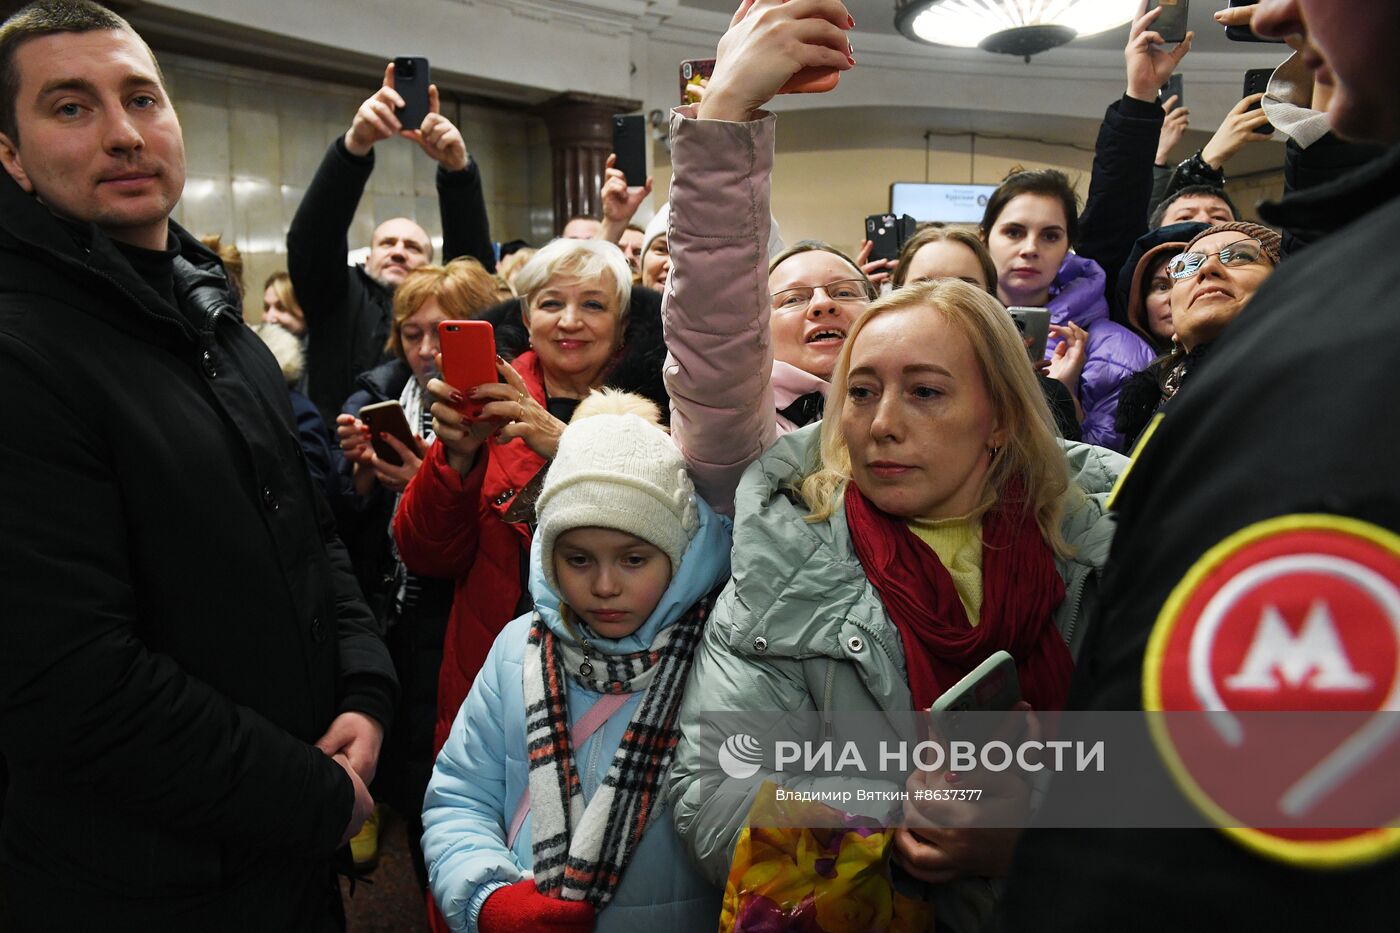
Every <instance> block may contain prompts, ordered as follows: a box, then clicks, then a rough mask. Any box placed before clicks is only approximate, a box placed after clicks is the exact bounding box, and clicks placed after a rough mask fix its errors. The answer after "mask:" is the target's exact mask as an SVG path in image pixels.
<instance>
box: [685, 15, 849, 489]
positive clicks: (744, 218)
mask: <svg viewBox="0 0 1400 933" xmlns="http://www.w3.org/2000/svg"><path fill="white" fill-rule="evenodd" d="M851 22H853V21H852V20H851V19H850V15H849V14H848V13H847V11H846V8H845V6H844V5H842V4H841V3H839V2H837V0H812V2H810V3H806V4H794V5H792V6H788V5H785V4H784V3H782V2H781V0H756V2H752V3H749V2H746V3H745V4H744V5H742V6H740V8H739V10H738V12H736V13H735V14H734V17H733V19H732V20H731V22H730V26H729V30H728V31H727V32H726V33H725V34H724V37H723V38H722V39H721V40H720V43H719V49H718V51H717V53H716V57H717V61H716V64H715V71H714V75H713V76H712V77H711V79H710V83H709V86H708V87H707V88H706V91H705V99H704V101H703V102H702V103H700V104H697V105H690V106H687V107H682V108H679V109H678V110H677V111H676V112H675V113H674V114H673V115H672V118H671V132H672V139H673V145H672V156H671V157H672V165H673V173H672V179H671V202H670V213H671V218H670V231H669V241H670V249H671V284H670V287H669V288H668V289H667V291H666V300H665V304H664V305H663V308H662V324H663V327H664V332H665V335H666V346H667V349H668V351H669V354H668V356H667V360H666V391H667V392H668V393H669V394H670V396H671V433H672V436H673V437H674V438H675V440H676V443H677V446H678V447H679V448H680V450H681V453H682V454H683V455H684V456H685V458H686V463H687V464H688V465H689V467H690V470H691V473H692V475H693V476H694V477H695V486H696V489H698V490H699V492H700V494H701V495H702V496H704V497H705V500H706V501H707V502H709V503H710V505H711V506H712V507H713V508H714V509H715V511H717V512H720V513H723V514H732V513H733V509H734V489H735V487H736V486H737V485H738V482H739V477H740V476H741V475H742V474H743V472H744V468H745V467H747V466H748V465H749V464H750V463H752V462H753V461H754V460H755V459H757V458H758V456H759V455H760V454H761V453H763V451H764V450H765V449H766V448H767V447H768V446H769V445H770V444H772V442H773V440H774V439H775V438H776V436H777V417H776V414H775V412H774V409H773V390H772V386H771V384H770V380H771V375H772V369H773V348H772V344H771V339H770V336H769V332H768V331H769V326H768V315H769V311H770V308H769V303H768V301H769V299H768V267H767V258H768V231H769V228H770V223H771V222H770V216H771V215H770V211H769V203H768V201H769V185H770V181H769V176H770V174H771V172H772V167H773V117H772V116H771V115H769V114H765V113H763V112H762V111H761V110H760V108H761V107H763V106H764V104H766V103H767V102H768V101H769V100H770V99H772V97H773V95H774V94H776V93H777V92H778V89H779V88H781V87H782V86H783V85H784V84H786V83H787V82H788V81H789V80H790V79H791V78H792V77H793V75H796V74H797V73H798V72H800V71H802V70H803V69H808V68H819V69H828V70H830V69H834V70H838V71H845V70H848V69H849V68H851V67H852V66H853V65H854V64H855V59H854V58H852V57H851V56H850V54H849V50H850V45H849V43H848V41H847V39H846V32H845V31H846V29H848V28H849V25H848V24H850V23H851Z"/></svg>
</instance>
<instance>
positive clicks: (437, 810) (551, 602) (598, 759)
mask: <svg viewBox="0 0 1400 933" xmlns="http://www.w3.org/2000/svg"><path fill="white" fill-rule="evenodd" d="M698 504H699V507H700V527H699V530H698V531H697V532H696V534H695V537H694V538H693V539H692V540H691V542H690V546H689V547H688V548H687V549H686V552H685V556H684V557H683V558H682V559H681V565H680V568H679V569H678V571H677V572H676V574H675V576H674V577H673V578H672V579H671V585H670V587H669V588H668V589H667V590H666V592H665V594H664V595H663V596H662V597H661V602H660V603H659V604H657V607H656V609H655V610H654V611H653V612H652V614H651V617H650V618H648V619H647V621H646V622H645V623H644V624H643V625H642V627H641V628H639V629H638V630H637V631H636V632H634V633H632V634H631V635H629V636H627V637H626V638H622V639H618V640H615V641H609V640H599V641H597V642H595V644H596V645H597V647H598V648H599V649H600V650H601V651H602V652H604V653H608V654H616V653H627V652H633V651H640V650H642V649H644V648H646V647H647V646H648V645H650V644H651V642H652V640H653V639H654V638H655V636H656V634H657V632H659V631H661V629H663V628H665V627H666V626H669V625H671V624H673V623H674V622H676V621H677V620H679V619H680V618H681V616H683V615H684V614H685V613H686V612H687V611H688V610H689V609H690V608H691V606H693V605H694V604H695V603H696V602H698V601H699V600H700V599H701V598H703V597H704V596H705V595H706V594H707V593H709V592H710V591H711V590H712V589H714V588H715V587H716V586H718V585H719V584H721V583H723V582H724V581H725V580H726V579H728V577H729V549H730V544H731V540H732V534H733V529H732V525H731V523H730V521H729V519H727V518H724V517H721V516H719V515H716V514H715V513H714V512H713V511H712V510H711V509H710V507H709V506H708V505H706V504H705V503H704V502H703V501H700V502H699V503H698ZM530 592H531V594H532V595H533V597H534V599H535V607H536V609H537V610H538V611H539V613H540V616H541V617H542V618H543V619H544V621H545V624H547V625H548V626H549V627H550V629H551V630H553V631H554V633H555V634H556V635H558V636H559V637H561V638H568V637H569V634H568V631H567V630H566V629H565V628H564V625H563V623H562V621H561V620H560V617H559V596H558V595H557V594H556V593H554V592H553V591H552V590H551V589H550V588H549V587H548V585H547V584H546V583H545V582H544V576H543V574H542V572H541V567H540V550H539V538H538V537H536V539H535V544H534V546H533V549H532V551H531V554H530ZM530 621H531V616H529V615H524V616H521V617H520V618H518V619H516V620H514V621H513V622H511V623H510V624H509V625H507V626H506V627H505V629H503V630H502V631H501V634H500V635H499V636H497V638H496V642H495V644H494V645H493V646H492V647H491V653H490V655H489V656H488V657H487V659H486V663H485V665H484V666H483V667H482V668H481V672H480V673H479V674H478V675H477V678H476V682H475V683H474V684H472V688H471V692H470V693H468V694H467V699H466V701H465V702H463V704H462V708H461V709H460V710H459V711H458V712H457V718H456V721H455V722H454V723H453V724H452V733H451V735H450V736H449V737H448V739H447V744H445V745H444V746H443V748H442V751H441V753H439V755H438V758H437V763H436V765H435V766H434V768H433V777H432V780H431V781H430V782H429V784H428V793H427V796H426V797H425V798H424V801H423V855H424V857H425V859H426V860H427V863H428V882H429V885H430V886H431V887H432V891H433V897H434V898H436V900H437V903H438V906H439V907H441V908H442V912H443V915H444V917H445V918H446V919H447V923H448V925H449V926H450V927H451V928H452V929H453V930H456V931H463V933H476V930H477V925H476V923H477V915H478V913H479V912H480V910H481V904H482V902H483V901H485V900H486V897H487V895H489V894H490V893H491V892H492V891H494V890H496V889H497V888H499V887H502V886H504V885H507V884H511V883H513V882H515V881H518V880H520V879H521V878H523V877H528V872H529V868H530V865H531V862H532V851H531V840H530V817H526V819H525V823H524V825H523V826H522V827H521V830H520V833H519V835H518V836H517V837H516V839H515V845H514V846H512V847H510V848H507V847H506V834H507V831H508V829H509V824H510V822H511V819H512V817H513V816H514V815H515V810H516V806H517V804H518V803H519V801H520V798H521V796H522V795H523V794H524V793H525V791H526V790H527V789H528V787H529V768H528V765H527V763H526V759H525V700H524V688H523V684H522V679H521V678H522V663H523V658H524V654H525V648H526V645H525V640H526V637H527V636H528V635H529V631H530ZM568 691H569V693H568V702H569V722H570V724H571V725H572V724H573V723H574V722H576V721H577V720H578V719H579V718H580V717H581V716H582V715H583V714H584V713H585V712H586V711H587V710H588V708H589V707H590V706H592V705H593V704H594V703H595V702H597V701H598V699H599V698H600V696H601V695H600V694H597V693H594V692H593V691H591V690H587V689H584V688H582V687H580V686H579V685H578V684H576V683H575V682H574V681H573V680H572V679H570V680H569V687H568ZM639 696H640V695H638V696H637V697H633V698H632V699H631V700H629V701H628V703H627V705H625V706H624V707H622V709H620V710H619V711H618V712H617V713H615V714H614V715H613V716H612V718H611V719H609V720H608V722H607V723H606V725H604V726H603V727H602V728H601V729H599V730H598V731H597V732H596V733H594V734H593V736H592V737H591V738H589V739H588V741H586V742H584V743H583V745H582V747H580V748H577V749H575V750H574V754H575V759H576V762H577V766H578V771H579V778H580V780H581V782H582V784H583V795H584V799H585V800H591V799H592V797H593V794H594V792H595V791H596V790H597V789H598V787H599V786H600V785H601V784H602V781H603V778H604V776H605V775H606V774H607V771H608V766H609V764H610V763H611V762H612V757H613V753H614V752H615V751H616V750H617V747H618V745H619V744H620V743H621V741H622V734H623V732H624V731H625V730H626V728H627V723H628V721H629V720H630V719H631V718H632V713H633V712H634V710H635V709H636V705H637V702H638V699H639ZM662 786H663V787H664V786H665V785H664V783H663V785H662ZM720 896H721V892H720V891H719V890H718V889H716V888H715V887H714V886H712V885H711V884H710V883H709V882H708V881H706V880H705V879H704V877H703V876H702V875H701V874H700V872H699V870H698V869H697V868H696V867H695V866H694V865H693V863H692V862H691V858H690V855H689V853H688V852H687V850H686V848H685V847H684V846H683V845H682V844H681V842H680V839H679V838H678V837H677V836H676V831H675V829H673V828H672V821H671V814H670V802H669V800H667V799H666V798H665V797H664V796H663V798H662V799H661V801H660V803H659V806H658V807H657V808H656V809H654V810H653V812H652V815H651V818H650V820H649V821H648V825H647V829H646V832H645V834H644V835H643V836H642V841H641V843H640V844H639V845H638V847H637V851H636V852H634V853H633V855H632V859H631V861H630V862H629V863H628V866H627V870H626V872H625V873H624V875H623V878H622V883H621V884H620V885H619V886H618V889H617V893H616V894H615V896H614V897H613V899H612V901H611V902H610V903H609V904H608V906H607V907H606V908H604V909H603V910H602V911H601V912H600V913H599V914H598V925H597V930H598V933H612V931H616V933H635V931H638V930H643V931H648V930H649V931H655V933H690V931H695V933H701V931H704V933H713V931H714V930H715V929H717V928H718V925H719V909H720Z"/></svg>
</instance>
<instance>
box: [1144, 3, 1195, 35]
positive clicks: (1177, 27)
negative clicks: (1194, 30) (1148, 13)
mask: <svg viewBox="0 0 1400 933" xmlns="http://www.w3.org/2000/svg"><path fill="white" fill-rule="evenodd" d="M1188 6H1189V3H1188V0H1152V2H1151V3H1149V4H1148V7H1147V8H1148V9H1149V10H1151V9H1153V8H1154V7H1161V8H1162V12H1161V13H1160V14H1158V16H1157V19H1156V21H1155V22H1154V23H1153V24H1152V26H1151V27H1150V28H1151V29H1152V31H1153V32H1158V33H1161V35H1162V41H1164V42H1180V41H1182V40H1183V39H1185V38H1186V15H1187V9H1188Z"/></svg>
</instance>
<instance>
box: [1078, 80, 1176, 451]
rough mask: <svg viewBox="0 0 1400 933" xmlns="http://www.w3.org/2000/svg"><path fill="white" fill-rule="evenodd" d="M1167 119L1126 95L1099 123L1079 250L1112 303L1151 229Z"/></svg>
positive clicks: (1115, 311)
mask: <svg viewBox="0 0 1400 933" xmlns="http://www.w3.org/2000/svg"><path fill="white" fill-rule="evenodd" d="M1165 119H1166V114H1165V113H1163V111H1162V107H1161V105H1160V104H1156V103H1150V104H1149V103H1146V102H1145V101H1140V100H1138V99H1137V98H1134V97H1129V96H1128V95H1126V94H1124V95H1123V96H1122V97H1121V98H1119V99H1118V100H1116V101H1114V102H1113V103H1112V104H1110V105H1109V107H1108V110H1107V111H1105V113H1104V115H1103V122H1102V123H1101V124H1099V136H1098V140H1097V141H1096V142H1095V143H1094V168H1093V173H1092V174H1091V175H1090V176H1089V195H1088V197H1087V198H1085V201H1084V212H1083V213H1082V214H1080V215H1079V239H1078V241H1077V242H1076V243H1075V244H1074V251H1075V252H1076V253H1078V254H1079V255H1080V256H1083V257H1085V258H1087V259H1092V260H1094V262H1096V263H1098V264H1099V266H1100V267H1101V268H1102V269H1103V270H1104V274H1105V276H1107V280H1106V282H1105V286H1104V294H1105V295H1106V296H1107V297H1108V299H1109V301H1110V302H1112V300H1113V295H1114V293H1115V292H1116V291H1117V287H1118V286H1117V279H1118V276H1119V272H1118V270H1119V269H1121V268H1122V267H1123V261H1124V260H1125V259H1127V258H1128V252H1129V250H1131V249H1132V248H1133V241H1134V240H1136V239H1137V238H1138V237H1140V236H1142V235H1143V234H1144V233H1146V232H1147V212H1148V204H1149V202H1151V200H1152V183H1153V176H1152V164H1153V161H1154V160H1155V159H1156V156H1157V138H1158V137H1159V136H1160V135H1161V132H1162V122H1163V121H1164V120H1165ZM1131 271H1132V270H1129V274H1130V275H1131ZM1111 310H1112V320H1113V321H1114V322H1116V323H1118V324H1126V323H1127V318H1126V317H1124V316H1123V314H1124V312H1125V310H1126V309H1124V308H1120V307H1118V306H1117V305H1114V306H1113V307H1112V309H1111ZM1095 443H1097V441H1096V442H1095Z"/></svg>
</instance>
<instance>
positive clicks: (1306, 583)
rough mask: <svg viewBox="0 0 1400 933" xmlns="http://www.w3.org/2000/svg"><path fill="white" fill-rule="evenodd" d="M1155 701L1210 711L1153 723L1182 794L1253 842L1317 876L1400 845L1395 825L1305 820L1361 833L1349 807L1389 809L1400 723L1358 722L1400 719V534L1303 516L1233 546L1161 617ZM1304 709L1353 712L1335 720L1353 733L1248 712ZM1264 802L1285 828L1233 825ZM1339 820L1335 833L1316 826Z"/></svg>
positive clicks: (1220, 548)
mask: <svg viewBox="0 0 1400 933" xmlns="http://www.w3.org/2000/svg"><path fill="white" fill-rule="evenodd" d="M1143 702H1144V706H1145V708H1146V709H1148V710H1153V711H1183V712H1200V713H1208V714H1210V715H1209V716H1203V717H1191V716H1161V717H1151V720H1152V721H1151V726H1152V731H1153V738H1154V740H1155V741H1156V744H1157V747H1158V750H1159V752H1160V753H1161V754H1162V756H1163V758H1164V760H1165V761H1166V763H1167V765H1168V767H1169V768H1170V769H1171V771H1172V774H1173V777H1174V778H1175V779H1176V781H1177V784H1178V786H1180V787H1181V789H1182V791H1183V792H1184V793H1186V795H1187V796H1188V797H1190V798H1191V800H1192V801H1193V802H1194V803H1195V804H1196V806H1197V807H1199V808H1200V809H1201V810H1202V811H1203V812H1205V813H1207V814H1208V815H1209V816H1210V817H1211V819H1212V820H1213V821H1214V822H1215V823H1216V825H1218V826H1220V827H1221V828H1222V829H1224V830H1225V831H1226V832H1227V833H1229V834H1230V835H1231V836H1233V837H1234V838H1236V839H1237V840H1238V841H1240V842H1241V843H1243V844H1245V845H1247V846H1249V847H1250V848H1252V849H1255V850H1257V851H1260V852H1263V853H1266V854H1268V855H1271V856H1274V857H1277V858H1280V859H1284V860H1286V861H1289V862H1292V863H1295V864H1300V865H1309V866H1314V867H1328V866H1331V867H1339V866H1345V865H1351V864H1357V863H1360V862H1364V861H1370V860H1372V859H1375V858H1380V857H1383V856H1384V855H1386V854H1389V853H1391V852H1394V851H1397V850H1400V830H1397V829H1393V828H1391V829H1386V828H1380V829H1317V828H1305V827H1303V826H1300V825H1297V821H1306V820H1311V821H1312V822H1311V823H1310V824H1309V825H1310V826H1312V827H1316V826H1320V825H1339V826H1341V825H1348V823H1347V822H1346V820H1347V819H1348V815H1347V814H1348V813H1350V814H1352V816H1351V817H1350V818H1351V819H1352V822H1351V823H1350V824H1349V825H1352V826H1355V825H1358V824H1357V823H1356V822H1355V817H1354V814H1355V813H1356V812H1358V811H1357V810H1355V809H1352V810H1348V809H1347V807H1348V806H1351V807H1357V806H1360V804H1359V803H1358V801H1357V798H1358V796H1360V797H1362V798H1365V797H1366V795H1367V794H1370V799H1369V800H1363V802H1369V803H1372V804H1374V803H1376V802H1377V797H1376V794H1375V792H1374V789H1375V788H1376V787H1379V786H1381V784H1380V783H1378V782H1381V781H1384V782H1385V784H1386V785H1389V784H1390V783H1391V782H1393V780H1394V778H1393V775H1394V773H1395V771H1394V770H1393V769H1394V767H1395V766H1396V762H1397V758H1396V755H1397V751H1396V749H1397V747H1398V746H1400V734H1397V732H1400V713H1396V714H1389V713H1387V714H1382V715H1373V716H1362V715H1359V714H1362V713H1376V712H1377V711H1380V710H1400V537H1397V536H1396V535H1394V534H1392V533H1391V532H1388V531H1386V530H1385V529H1382V528H1379V527H1377V526H1374V525H1370V524H1367V523H1365V522H1360V521H1356V520H1353V519H1346V518H1340V517H1338V516H1332V515H1293V516H1286V517H1283V518H1277V519H1271V520H1269V521H1265V522H1261V523H1259V524H1257V525H1253V526H1250V527H1249V528H1245V529H1243V530H1242V531H1239V532H1237V533H1235V534H1233V535H1231V536H1230V537H1228V538H1226V539H1225V540H1224V541H1221V542H1220V543H1219V544H1217V545H1216V546H1215V547H1214V548H1212V549H1211V550H1210V551H1208V552H1207V553H1206V554H1205V555H1204V556H1203V557H1202V558H1201V559H1200V560H1199V561H1198V562H1197V563H1196V565H1195V566H1194V567H1192V568H1191V570H1190V571H1189V572H1188V573H1187V575H1186V576H1185V577H1184V578H1183V579H1182V581H1181V582H1180V583H1179V584H1178V585H1177V586H1176V588H1175V589H1174V590H1173V592H1172V594H1171V596H1170V598H1169V599H1168V600H1167V603H1166V605H1165V606H1164V607H1163V609H1162V612H1161V614H1160V615H1159V616H1158V619H1157V623H1156V625H1155V627H1154V629H1153V632H1152V636H1151V639H1150V641H1149V644H1148V649H1147V654H1146V658H1145V660H1144V667H1143ZM1291 711H1292V712H1306V711H1332V712H1345V713H1349V714H1351V715H1348V716H1345V717H1332V719H1333V720H1336V721H1338V722H1339V723H1346V726H1345V731H1335V732H1333V734H1331V735H1330V736H1328V735H1326V734H1325V733H1322V732H1319V731H1318V730H1316V729H1311V730H1308V729H1303V730H1300V731H1299V733H1298V734H1296V735H1293V734H1289V733H1288V732H1287V731H1286V724H1287V722H1288V720H1287V717H1286V716H1274V717H1272V718H1271V717H1270V716H1258V715H1251V714H1255V713H1288V712H1291ZM1236 714H1241V715H1236ZM1319 718H1323V719H1324V720H1325V717H1311V718H1308V719H1307V720H1306V721H1308V722H1310V723H1315V722H1317V721H1318V719H1319ZM1298 721H1299V722H1302V721H1304V719H1303V718H1300V719H1299V720H1298ZM1200 723H1208V724H1209V727H1208V728H1207V727H1206V726H1204V725H1200ZM1273 724H1278V725H1277V727H1275V725H1273ZM1338 728H1341V727H1340V726H1339V727H1338ZM1280 730H1283V731H1280ZM1271 731H1272V732H1273V733H1274V734H1272V735H1268V734H1266V733H1270V732H1271ZM1383 767H1384V768H1386V769H1388V773H1384V774H1382V773H1381V769H1382V768H1383ZM1389 799H1390V798H1389V797H1388V796H1383V797H1382V798H1380V801H1381V803H1382V804H1383V805H1384V806H1386V807H1388V806H1389ZM1260 800H1265V801H1267V802H1268V804H1269V809H1268V812H1269V814H1270V816H1269V820H1268V822H1267V824H1266V825H1274V819H1275V818H1276V819H1277V826H1279V827H1281V828H1276V829H1261V828H1254V827H1255V825H1256V824H1255V823H1254V822H1252V821H1246V822H1244V823H1241V821H1240V820H1239V818H1238V817H1236V816H1234V814H1239V813H1242V812H1248V813H1250V814H1251V815H1254V816H1256V817H1257V816H1258V814H1259V813H1260V812H1261V808H1260V805H1259V802H1260ZM1362 812H1373V811H1362ZM1385 812H1389V811H1388V810H1387V811H1385ZM1390 817H1391V818H1389V819H1385V820H1384V821H1383V822H1384V823H1388V824H1390V825H1391V826H1395V825H1396V824H1397V819H1395V818H1396V817H1400V812H1395V813H1391V814H1390ZM1329 818H1331V819H1335V820H1336V821H1337V822H1336V823H1335V824H1331V823H1325V822H1319V820H1325V819H1329ZM1290 822H1294V824H1295V825H1293V826H1291V827H1290V826H1289V823H1290ZM1376 825H1380V824H1376Z"/></svg>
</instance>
